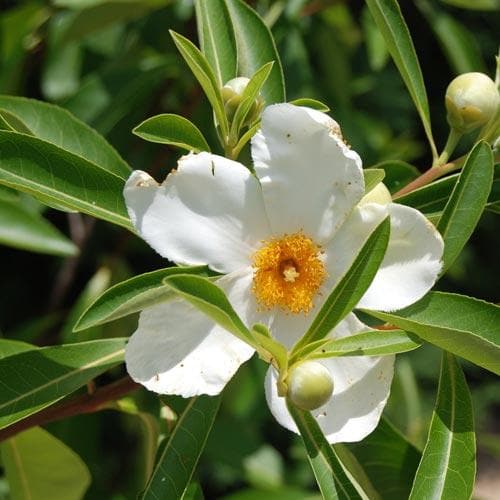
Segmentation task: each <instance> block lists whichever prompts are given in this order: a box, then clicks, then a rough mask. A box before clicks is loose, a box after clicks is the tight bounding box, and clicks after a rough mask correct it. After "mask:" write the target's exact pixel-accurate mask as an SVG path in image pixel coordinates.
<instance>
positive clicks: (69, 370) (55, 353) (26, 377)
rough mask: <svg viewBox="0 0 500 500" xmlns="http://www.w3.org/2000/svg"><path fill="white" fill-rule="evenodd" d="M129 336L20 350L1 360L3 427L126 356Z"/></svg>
mask: <svg viewBox="0 0 500 500" xmlns="http://www.w3.org/2000/svg"><path fill="white" fill-rule="evenodd" d="M125 340H126V339H122V338H120V339H110V340H96V341H93V342H82V343H79V344H69V345H62V346H55V347H44V348H42V349H36V350H32V351H26V352H21V353H19V354H15V355H14V356H9V357H8V358H4V359H1V360H0V381H1V382H0V384H1V386H2V391H1V392H0V429H3V428H4V427H7V426H8V425H10V424H13V423H14V422H17V421H18V420H22V419H23V418H24V417H27V416H28V415H31V414H32V413H36V412H37V411H39V410H41V409H42V408H45V407H46V406H48V405H50V404H52V403H54V402H55V401H57V400H58V399H61V398H62V397H64V396H66V395H67V394H70V393H71V392H73V391H75V390H76V389H78V388H79V387H81V386H82V385H85V384H86V383H87V382H88V381H89V380H92V379H93V378H94V377H96V376H97V375H100V374H101V373H103V372H105V371H106V370H108V369H109V368H111V367H112V366H114V365H116V364H118V363H120V362H121V361H122V360H123V353H124V347H125Z"/></svg>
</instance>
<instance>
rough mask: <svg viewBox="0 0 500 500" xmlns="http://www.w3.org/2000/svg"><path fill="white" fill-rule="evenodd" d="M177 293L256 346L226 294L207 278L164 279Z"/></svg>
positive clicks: (180, 277) (228, 329)
mask: <svg viewBox="0 0 500 500" xmlns="http://www.w3.org/2000/svg"><path fill="white" fill-rule="evenodd" d="M163 283H164V284H165V285H168V286H170V287H171V288H172V289H173V290H174V291H175V292H176V293H178V294H179V295H181V296H182V297H183V298H185V299H186V300H187V301H188V302H190V303H191V304H193V305H194V306H195V307H196V308H197V309H199V310H200V311H201V312H203V313H204V314H206V315H207V316H209V317H210V318H212V319H213V320H214V321H215V322H216V323H218V324H219V325H220V326H222V327H223V328H225V329H226V330H227V331H228V332H231V333H232V334H234V335H236V336H237V337H239V338H240V339H242V340H244V341H245V342H247V343H249V344H250V345H255V342H254V340H253V337H252V334H251V333H250V331H249V330H248V328H247V327H246V326H245V325H244V324H243V322H242V321H241V319H240V317H239V316H238V314H236V311H235V310H234V309H233V306H232V305H231V303H230V302H229V300H228V299H227V297H226V294H225V293H224V292H223V291H222V289H221V288H219V287H218V286H217V285H215V284H214V283H211V282H210V281H209V280H207V279H206V278H202V277H200V276H194V275H188V274H176V275H173V276H168V277H167V278H164V279H163Z"/></svg>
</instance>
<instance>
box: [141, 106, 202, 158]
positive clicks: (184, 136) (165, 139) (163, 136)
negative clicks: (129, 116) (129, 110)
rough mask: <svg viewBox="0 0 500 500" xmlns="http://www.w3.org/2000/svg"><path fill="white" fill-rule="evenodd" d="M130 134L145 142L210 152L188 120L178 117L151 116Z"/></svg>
mask: <svg viewBox="0 0 500 500" xmlns="http://www.w3.org/2000/svg"><path fill="white" fill-rule="evenodd" d="M132 132H133V133H134V134H135V135H138V136H139V137H141V138H142V139H145V140H146V141H151V142H158V143H160V144H172V145H173V146H177V147H179V148H183V149H187V150H188V151H194V152H196V153H198V152H200V151H210V147H209V146H208V144H207V141H206V140H205V138H204V137H203V134H202V133H201V132H200V130H199V129H198V128H197V127H196V126H195V125H193V124H192V123H191V122H190V121H189V120H187V119H186V118H184V117H182V116H179V115H172V114H162V115H156V116H153V117H151V118H148V119H147V120H144V121H143V122H142V123H140V124H139V125H137V127H135V128H134V130H132Z"/></svg>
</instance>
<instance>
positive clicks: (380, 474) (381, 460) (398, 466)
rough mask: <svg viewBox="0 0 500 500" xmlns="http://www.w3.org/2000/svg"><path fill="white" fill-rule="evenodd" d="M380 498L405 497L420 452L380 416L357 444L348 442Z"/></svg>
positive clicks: (409, 487)
mask: <svg viewBox="0 0 500 500" xmlns="http://www.w3.org/2000/svg"><path fill="white" fill-rule="evenodd" d="M346 446H347V448H348V449H349V450H350V451H351V452H352V453H353V454H354V456H355V457H356V458H357V460H358V462H359V463H360V464H361V466H362V467H363V470H364V472H365V473H366V474H367V476H368V478H369V479H370V481H371V482H372V484H373V486H374V487H375V489H376V490H377V492H378V493H379V494H380V496H381V498H383V499H386V498H387V499H389V498H394V499H396V498H401V499H404V498H408V495H409V494H410V489H411V484H412V481H413V477H414V475H415V471H416V470H417V466H418V462H419V460H420V452H419V451H418V450H417V449H416V448H415V447H414V446H413V445H412V444H411V443H410V442H408V441H407V439H406V438H405V437H404V436H403V435H402V434H401V433H400V432H399V431H398V430H397V429H396V428H395V427H394V426H393V425H392V424H391V423H390V422H389V421H388V420H387V419H385V418H384V417H382V419H381V420H380V422H379V424H378V426H377V428H376V429H375V430H374V431H373V432H372V433H371V434H369V435H368V436H367V437H365V439H363V440H362V441H360V442H358V443H348V444H347V445H346Z"/></svg>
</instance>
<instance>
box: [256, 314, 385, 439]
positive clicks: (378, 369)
mask: <svg viewBox="0 0 500 500" xmlns="http://www.w3.org/2000/svg"><path fill="white" fill-rule="evenodd" d="M364 328H366V327H365V326H364V325H363V324H362V323H361V322H360V321H358V320H357V319H356V318H355V317H354V315H352V314H351V315H349V316H348V317H347V318H346V319H345V320H344V321H342V322H341V323H340V324H339V325H338V327H337V328H336V329H335V331H334V333H335V336H338V337H343V336H346V335H351V334H353V333H356V332H357V331H359V330H362V329H364ZM321 363H322V364H323V365H324V366H325V367H327V368H328V370H329V371H330V374H331V375H332V378H333V383H334V389H333V395H332V397H331V398H330V400H329V401H328V403H327V404H325V405H324V406H322V407H321V408H318V409H317V410H314V411H313V412H312V414H313V415H314V417H315V418H316V419H317V421H318V424H319V425H320V427H321V429H322V430H323V433H324V434H325V437H326V439H327V440H328V441H329V442H330V443H337V442H353V441H360V440H361V439H363V438H364V437H365V436H367V435H368V434H369V433H370V432H372V431H373V430H374V429H375V427H376V426H377V424H378V421H379V420H380V415H381V414H382V410H383V408H384V406H385V404H386V402H387V399H388V397H389V393H390V387H391V382H392V376H393V369H394V356H384V357H368V356H362V357H361V356H360V357H354V356H353V357H343V358H330V359H324V360H321ZM265 387H266V398H267V402H268V405H269V407H270V409H271V412H272V413H273V415H274V417H275V418H276V420H278V422H279V423H280V424H281V425H282V426H284V427H286V428H287V429H289V430H291V431H293V432H298V430H297V427H296V425H295V423H294V421H293V419H292V417H291V416H290V414H289V413H288V410H287V408H286V402H285V399H284V398H280V397H279V396H278V393H277V390H276V372H275V370H274V369H273V368H270V369H269V370H268V373H267V376H266V382H265Z"/></svg>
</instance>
